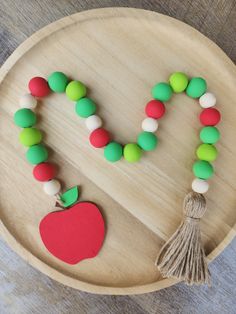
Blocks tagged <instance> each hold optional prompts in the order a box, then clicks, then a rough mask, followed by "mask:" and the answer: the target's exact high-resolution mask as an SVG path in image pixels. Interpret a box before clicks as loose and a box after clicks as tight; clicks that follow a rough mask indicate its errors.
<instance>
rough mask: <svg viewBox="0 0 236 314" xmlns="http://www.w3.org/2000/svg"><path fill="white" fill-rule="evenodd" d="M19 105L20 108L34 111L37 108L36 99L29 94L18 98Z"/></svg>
mask: <svg viewBox="0 0 236 314" xmlns="http://www.w3.org/2000/svg"><path fill="white" fill-rule="evenodd" d="M19 103H20V107H21V108H28V109H34V108H36V106H37V99H36V98H35V97H34V96H32V95H31V94H25V95H24V96H22V97H21V98H20V101H19Z"/></svg>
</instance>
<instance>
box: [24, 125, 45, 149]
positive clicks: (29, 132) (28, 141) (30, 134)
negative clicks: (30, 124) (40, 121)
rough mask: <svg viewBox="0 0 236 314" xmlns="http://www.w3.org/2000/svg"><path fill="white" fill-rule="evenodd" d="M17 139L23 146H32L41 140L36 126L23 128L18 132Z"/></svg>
mask: <svg viewBox="0 0 236 314" xmlns="http://www.w3.org/2000/svg"><path fill="white" fill-rule="evenodd" d="M19 140H20V143H21V144H22V145H24V146H33V145H36V144H39V143H40V142H41V141H42V133H41V132H40V131H39V130H38V129H36V128H25V129H23V130H22V131H21V132H20V136H19Z"/></svg>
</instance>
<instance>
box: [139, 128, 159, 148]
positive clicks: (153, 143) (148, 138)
mask: <svg viewBox="0 0 236 314" xmlns="http://www.w3.org/2000/svg"><path fill="white" fill-rule="evenodd" d="M137 143H138V145H139V146H140V147H141V148H142V149H143V150H146V151H150V150H154V149H155V148H156V147H157V137H156V135H155V134H153V133H151V132H146V131H144V132H141V133H140V134H139V135H138V140H137Z"/></svg>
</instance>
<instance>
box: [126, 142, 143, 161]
mask: <svg viewBox="0 0 236 314" xmlns="http://www.w3.org/2000/svg"><path fill="white" fill-rule="evenodd" d="M141 155H142V150H141V148H140V147H139V146H138V145H137V144H135V143H130V144H126V145H125V147H124V158H125V160H127V161H128V162H136V161H139V159H140V158H141Z"/></svg>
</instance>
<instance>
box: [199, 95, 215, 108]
mask: <svg viewBox="0 0 236 314" xmlns="http://www.w3.org/2000/svg"><path fill="white" fill-rule="evenodd" d="M199 104H200V106H201V107H202V108H210V107H213V106H215V104H216V97H215V95H214V94H212V93H205V94H203V95H202V96H201V97H200V98H199Z"/></svg>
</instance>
